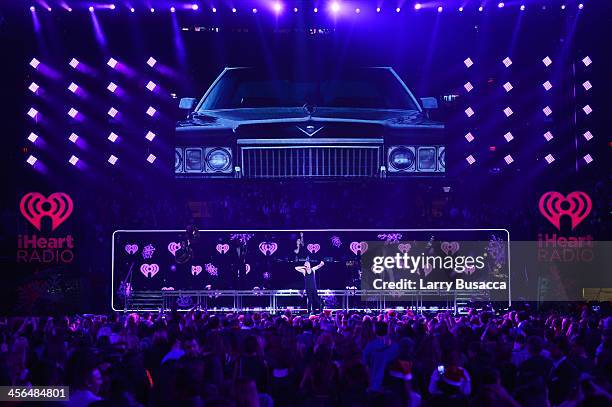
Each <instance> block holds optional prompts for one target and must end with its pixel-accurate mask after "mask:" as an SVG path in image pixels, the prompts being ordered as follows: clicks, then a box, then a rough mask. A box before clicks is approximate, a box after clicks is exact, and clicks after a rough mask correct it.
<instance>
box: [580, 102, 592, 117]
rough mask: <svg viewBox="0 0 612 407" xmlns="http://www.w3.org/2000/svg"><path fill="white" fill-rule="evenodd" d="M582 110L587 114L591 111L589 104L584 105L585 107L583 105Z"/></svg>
mask: <svg viewBox="0 0 612 407" xmlns="http://www.w3.org/2000/svg"><path fill="white" fill-rule="evenodd" d="M582 110H583V111H584V113H586V115H587V116H588V115H590V114H591V113H592V112H593V109H591V106H589V105H586V106H585V107H583V108H582Z"/></svg>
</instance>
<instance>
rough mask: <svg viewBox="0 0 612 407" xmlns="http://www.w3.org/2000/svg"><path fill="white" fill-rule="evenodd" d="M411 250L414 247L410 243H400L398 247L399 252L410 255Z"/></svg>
mask: <svg viewBox="0 0 612 407" xmlns="http://www.w3.org/2000/svg"><path fill="white" fill-rule="evenodd" d="M411 248H412V245H411V244H410V243H400V244H398V245H397V250H399V251H400V252H402V253H408V252H409V251H410V249H411Z"/></svg>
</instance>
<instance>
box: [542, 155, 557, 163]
mask: <svg viewBox="0 0 612 407" xmlns="http://www.w3.org/2000/svg"><path fill="white" fill-rule="evenodd" d="M544 159H545V160H546V162H547V163H548V164H552V163H553V162H554V161H555V157H554V156H553V155H552V154H548V155H547V156H546V157H544Z"/></svg>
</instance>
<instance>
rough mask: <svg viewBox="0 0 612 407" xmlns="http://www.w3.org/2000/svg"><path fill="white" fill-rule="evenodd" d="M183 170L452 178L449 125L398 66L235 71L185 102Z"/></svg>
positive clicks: (179, 166) (178, 168)
mask: <svg viewBox="0 0 612 407" xmlns="http://www.w3.org/2000/svg"><path fill="white" fill-rule="evenodd" d="M180 107H181V108H182V109H186V110H188V111H189V114H188V116H187V118H186V119H185V120H182V121H180V122H178V123H177V126H176V145H175V163H174V164H175V165H174V167H175V174H176V176H177V177H190V178H191V177H201V178H229V177H231V178H249V179H256V178H258V179H292V178H293V179H296V178H317V179H337V178H384V177H389V178H391V177H397V178H400V177H414V176H438V177H440V176H444V175H445V173H446V147H445V136H444V125H443V124H442V123H439V122H435V121H432V120H430V119H429V118H428V110H430V109H435V108H437V101H436V99H435V98H422V99H421V100H420V101H418V100H417V99H416V98H415V97H414V95H413V94H412V92H411V91H410V89H409V88H408V87H407V86H406V84H405V83H404V82H403V81H402V80H401V79H400V77H399V76H398V75H397V74H396V73H395V71H394V70H393V69H392V68H389V67H376V68H360V69H354V70H352V71H349V72H343V73H342V74H334V75H331V74H323V75H282V74H275V75H273V76H272V75H270V74H267V73H266V72H265V71H263V70H260V69H257V68H226V69H224V70H223V72H222V73H221V74H220V75H219V76H218V77H217V79H216V80H215V81H214V82H213V83H212V85H211V86H210V88H209V89H208V90H207V91H206V93H205V94H204V96H203V97H202V98H201V99H200V100H198V99H195V98H183V99H181V101H180Z"/></svg>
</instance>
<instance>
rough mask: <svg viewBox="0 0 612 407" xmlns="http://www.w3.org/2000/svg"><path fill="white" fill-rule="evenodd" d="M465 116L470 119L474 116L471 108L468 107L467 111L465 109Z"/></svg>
mask: <svg viewBox="0 0 612 407" xmlns="http://www.w3.org/2000/svg"><path fill="white" fill-rule="evenodd" d="M465 115H466V116H467V117H472V116H474V109H472V108H471V107H468V108H467V109H465Z"/></svg>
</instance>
